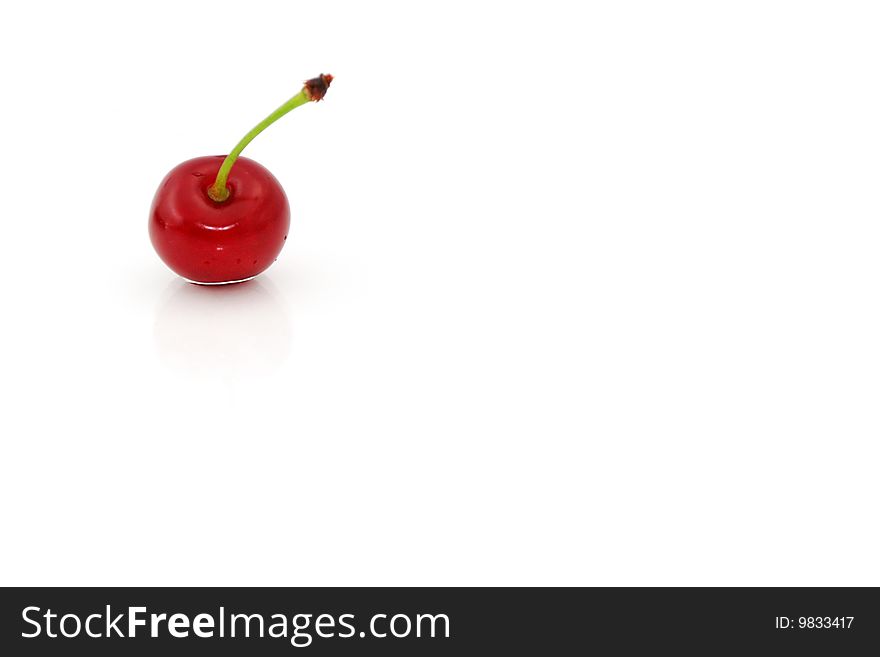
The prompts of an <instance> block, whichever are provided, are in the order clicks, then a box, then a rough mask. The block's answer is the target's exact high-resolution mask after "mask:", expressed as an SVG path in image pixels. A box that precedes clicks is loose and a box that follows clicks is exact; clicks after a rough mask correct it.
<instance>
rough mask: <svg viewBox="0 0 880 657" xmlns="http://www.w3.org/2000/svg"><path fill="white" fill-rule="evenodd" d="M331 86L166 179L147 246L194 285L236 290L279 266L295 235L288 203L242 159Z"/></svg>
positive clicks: (309, 89)
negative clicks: (265, 134)
mask: <svg viewBox="0 0 880 657" xmlns="http://www.w3.org/2000/svg"><path fill="white" fill-rule="evenodd" d="M332 80H333V76H331V75H322V76H320V77H317V78H314V79H312V80H308V81H307V82H306V83H305V86H304V87H303V88H302V91H300V92H299V93H298V94H297V95H296V96H294V97H293V98H291V99H290V100H288V101H287V102H286V103H284V104H283V105H282V106H281V107H279V108H278V109H277V110H275V111H274V112H272V114H270V115H269V116H267V117H266V118H265V119H264V120H263V121H262V122H261V123H259V124H258V125H257V126H256V127H255V128H254V129H253V130H251V131H250V132H249V133H247V134H246V135H245V136H244V138H243V139H242V140H241V141H240V142H239V143H238V144H237V145H236V147H235V148H234V149H232V152H231V153H230V154H229V155H227V156H226V157H225V158H224V157H223V156H222V155H216V156H209V157H197V158H195V159H193V160H188V161H186V162H184V163H182V164H179V165H177V166H176V167H175V168H174V169H172V170H171V171H170V172H169V173H168V175H167V176H165V179H164V180H163V181H162V183H161V184H160V185H159V189H158V190H157V191H156V196H155V197H154V198H153V206H152V208H151V209H150V239H151V240H152V242H153V247H154V248H155V249H156V252H157V253H158V254H159V257H160V258H162V260H163V261H164V262H165V264H166V265H168V266H169V267H170V268H171V269H172V270H174V272H176V273H177V274H179V275H180V276H182V277H183V278H186V279H188V280H190V281H192V282H194V283H232V282H236V281H242V280H246V279H248V278H253V277H254V276H256V275H257V274H259V273H260V272H262V271H264V270H265V269H266V268H267V267H268V266H269V265H271V264H272V263H273V262H274V261H275V258H277V257H278V254H279V253H280V252H281V247H283V246H284V241H285V240H286V239H287V231H288V229H289V228H290V207H289V206H288V204H287V196H285V194H284V190H283V189H282V188H281V185H280V184H279V183H278V181H277V180H276V179H275V177H274V176H273V175H272V174H271V173H269V171H268V170H267V169H265V168H264V167H263V166H261V165H259V164H257V163H256V162H254V161H253V160H249V159H247V158H244V157H242V158H239V155H240V154H241V151H242V150H244V147H245V146H247V145H248V144H249V143H250V141H251V140H252V139H253V138H254V137H256V136H257V135H258V134H260V133H261V132H262V131H263V130H265V129H266V128H267V127H268V126H270V125H272V124H273V123H274V122H275V121H277V120H278V119H279V118H281V117H282V116H284V115H285V114H287V113H288V112H289V111H290V110H292V109H294V108H296V107H299V106H300V105H304V104H305V103H307V102H309V101H310V100H316V101H317V100H321V98H323V97H324V94H325V93H326V92H327V87H328V86H329V85H330V82H331V81H332ZM233 164H236V165H237V166H235V168H233V166H232V165H233Z"/></svg>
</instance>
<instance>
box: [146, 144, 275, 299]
mask: <svg viewBox="0 0 880 657" xmlns="http://www.w3.org/2000/svg"><path fill="white" fill-rule="evenodd" d="M223 160H224V156H222V155H216V156H209V157H197V158H195V159H192V160H187V161H186V162H183V163H182V164H179V165H177V166H176V167H174V169H172V170H171V171H170V172H169V173H168V175H166V176H165V178H164V180H162V183H161V184H160V185H159V189H158V190H157V191H156V195H155V197H154V198H153V205H152V207H151V208H150V240H151V241H152V242H153V247H154V248H155V249H156V252H157V253H158V254H159V257H160V258H161V259H162V261H163V262H164V263H165V264H166V265H168V267H169V268H171V270H172V271H174V272H175V273H176V274H178V275H179V276H182V277H183V278H185V279H187V280H189V281H191V282H193V283H232V282H236V281H242V280H246V279H248V278H253V277H254V276H256V275H257V274H259V273H261V272H263V271H265V270H266V269H267V268H268V267H269V266H270V265H271V264H272V263H273V262H275V259H276V258H277V257H278V254H279V253H280V252H281V249H282V247H283V246H284V243H285V240H286V239H287V234H288V231H289V230H290V206H289V205H288V202H287V196H286V195H285V194H284V190H283V189H282V187H281V185H280V184H279V182H278V181H277V180H276V179H275V176H273V175H272V174H271V173H270V172H269V170H268V169H266V168H265V167H263V166H262V165H260V164H258V163H257V162H254V161H253V160H251V159H248V158H245V157H239V158H238V159H237V160H236V162H235V166H234V167H233V168H232V169H231V171H230V172H229V178H228V180H227V182H226V188H227V189H228V190H229V197H228V198H227V199H226V200H224V201H222V202H218V201H215V200H213V199H212V198H211V197H210V196H209V194H208V189H209V187H211V185H212V184H213V183H214V180H215V177H216V176H217V172H218V170H219V169H220V165H221V164H222V163H223Z"/></svg>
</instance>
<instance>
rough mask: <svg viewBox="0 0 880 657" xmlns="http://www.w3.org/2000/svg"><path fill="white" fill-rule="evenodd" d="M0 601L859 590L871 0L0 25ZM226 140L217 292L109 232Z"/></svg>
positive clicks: (877, 211)
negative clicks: (494, 591) (660, 588)
mask: <svg viewBox="0 0 880 657" xmlns="http://www.w3.org/2000/svg"><path fill="white" fill-rule="evenodd" d="M0 33H2V34H0V36H2V38H0V59H2V62H3V65H2V67H0V85H2V86H0V95H2V98H3V100H2V104H0V121H2V124H0V127H2V136H3V138H2V154H0V193H2V201H0V216H2V224H0V225H2V241H0V253H2V258H0V267H2V274H3V276H2V278H3V282H2V324H0V354H2V388H3V390H2V397H0V404H2V419H0V422H2V426H0V431H2V443H0V445H2V457H0V495H2V502H0V504H2V506H0V526H2V541H0V557H2V558H0V582H2V583H3V584H29V585H48V584H65V585H66V584H94V585H98V584H111V585H137V584H139V585H153V584H155V585H159V584H176V585H209V584H210V585H221V584H228V585H238V584H250V585H274V584H279V585H280V584H284V585H307V584H310V585H341V584H350V585H361V584H364V585H366V584H379V585H398V584H400V585H428V584H438V585H445V584H469V585H488V584H502V585H513V584H546V585H567V584H585V585H594V584H596V585H598V584H605V585H636V584H640V585H655V584H672V585H685V584H695V585H709V584H726V585H739V584H760V585H807V584H822V585H825V584H837V585H856V584H873V585H878V584H880V565H878V563H880V561H878V559H877V554H878V553H880V529H878V522H877V502H878V493H880V482H878V477H877V472H878V457H880V448H878V437H880V406H878V394H880V301H878V284H880V256H878V253H880V221H878V220H880V189H878V180H880V85H878V68H880V39H878V38H877V35H878V33H880V9H878V5H877V4H876V3H873V2H863V3H859V2H803V1H798V2H778V1H777V2H774V1H769V2H768V1H761V2H751V1H746V2H742V1H741V2H696V1H695V2H663V3H659V2H592V3H575V2H572V3H563V2H548V1H542V2H534V3H515V2H513V3H512V2H504V3H501V2H499V3H491V2H473V1H470V2H444V3H435V4H432V5H427V4H425V3H403V2H400V3H388V2H378V3H372V2H371V3H355V2H350V3H335V2H296V3H292V2H275V3H269V2H254V1H251V2H247V3H242V2H230V3H225V2H212V3H182V2H156V1H153V2H150V3H138V4H133V3H111V2H106V3H97V2H74V3H68V2H56V3H45V2H28V3H23V2H20V3H7V4H6V5H4V7H3V10H2V20H0ZM321 72H331V73H333V74H334V75H335V76H336V80H335V81H334V83H333V86H332V88H331V89H330V91H329V93H328V94H327V98H326V100H325V102H323V103H320V104H318V105H308V106H306V107H304V108H302V109H299V110H296V111H295V112H294V113H293V114H291V115H289V116H288V117H285V118H284V119H282V121H280V122H279V123H277V124H276V125H274V126H273V127H271V128H270V129H269V130H268V131H267V132H265V133H263V134H262V135H261V136H260V137H259V138H258V139H257V140H256V141H255V142H254V143H253V144H252V145H251V146H250V147H249V148H248V151H247V155H248V156H250V157H252V158H254V159H256V160H258V161H259V162H261V163H262V164H264V165H265V166H267V167H268V168H269V169H270V170H271V171H272V172H273V173H274V174H275V175H276V176H277V177H278V178H279V180H280V181H281V182H282V184H283V185H284V186H285V188H286V190H287V192H288V195H289V196H290V199H291V206H292V211H293V215H292V222H293V223H292V230H291V239H290V240H288V243H287V246H286V248H285V250H284V251H283V253H282V255H281V257H280V258H279V260H278V262H277V263H276V265H275V266H274V267H272V268H271V269H270V270H269V271H268V272H267V273H266V274H265V275H262V276H260V277H259V278H258V279H257V280H256V281H254V282H253V283H251V284H247V285H242V286H237V287H229V288H225V289H204V288H196V287H193V286H189V285H187V284H185V283H183V282H181V280H180V279H177V278H176V277H175V276H174V275H173V274H172V273H171V272H170V271H168V270H167V269H166V268H165V267H164V265H163V264H162V263H161V262H160V261H159V259H158V257H157V256H156V255H155V254H154V253H153V251H152V248H151V246H150V243H149V240H148V237H147V213H148V209H149V205H150V200H151V198H152V195H153V192H154V191H155V188H156V186H157V184H158V183H159V181H160V180H161V178H162V176H163V175H164V174H165V173H166V172H167V171H168V170H169V169H170V168H171V167H173V166H174V165H176V164H177V163H178V162H180V161H182V160H185V159H188V158H190V157H195V156H199V155H209V154H221V153H225V152H227V150H228V149H229V148H231V147H232V146H233V145H234V144H235V142H236V141H237V140H238V139H239V138H240V137H241V135H243V134H244V133H245V132H246V131H247V130H248V129H249V128H250V127H251V126H252V125H254V124H255V123H256V122H257V121H259V120H260V119H261V118H263V116H265V115H266V114H268V113H269V112H270V111H271V110H272V109H274V108H275V107H276V106H277V105H279V104H280V103H281V102H283V101H284V100H285V99H286V98H288V97H289V96H291V95H293V94H294V93H296V91H297V90H298V89H299V87H300V84H301V81H302V80H303V79H305V78H307V77H312V76H314V75H316V74H318V73H321Z"/></svg>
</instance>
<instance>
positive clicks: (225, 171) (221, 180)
mask: <svg viewBox="0 0 880 657" xmlns="http://www.w3.org/2000/svg"><path fill="white" fill-rule="evenodd" d="M332 80H333V76H332V75H329V74H323V75H320V76H319V77H317V78H313V79H311V80H306V82H305V83H304V86H303V88H302V89H301V90H300V92H299V93H298V94H296V95H295V96H294V97H293V98H291V99H290V100H288V101H287V102H286V103H284V104H283V105H282V106H281V107H279V108H278V109H276V110H275V111H274V112H272V113H271V114H270V115H269V116H267V117H266V118H265V119H263V120H262V121H260V122H259V123H258V124H257V125H255V126H254V128H253V129H252V130H251V131H250V132H249V133H247V134H246V135H245V136H244V137H242V139H241V141H240V142H238V143H237V144H236V145H235V148H233V149H232V151H231V152H230V153H229V155H227V156H226V159H225V160H223V164H221V165H220V171H218V172H217V178H216V179H215V180H214V184H213V185H211V186H210V187H209V188H208V196H210V197H211V199H212V200H214V201H216V202H218V203H222V202H223V201H225V200H226V199H228V198H229V188H228V187H226V181H227V180H228V179H229V172H230V171H232V165H233V164H235V161H236V160H237V159H238V156H239V155H241V152H242V151H243V150H244V148H245V146H247V145H248V144H250V143H251V141H253V139H254V137H256V136H257V135H258V134H260V133H261V132H263V130H265V129H266V128H268V127H269V126H270V125H272V124H273V123H275V121H277V120H278V119H280V118H281V117H282V116H284V115H285V114H287V113H288V112H290V111H291V110H294V109H296V108H297V107H299V106H300V105H305V104H306V103H308V102H310V101H313V100H314V101H318V100H321V99H322V98H323V97H324V94H325V93H327V87H329V86H330V82H331V81H332Z"/></svg>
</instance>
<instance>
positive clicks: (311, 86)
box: [303, 73, 333, 101]
mask: <svg viewBox="0 0 880 657" xmlns="http://www.w3.org/2000/svg"><path fill="white" fill-rule="evenodd" d="M331 82H333V76H332V75H330V74H329V73H322V74H321V75H319V76H318V77H316V78H312V79H311V80H306V81H305V82H303V85H304V87H303V88H304V89H305V92H306V95H307V96H308V97H309V100H314V101H318V100H321V99H322V98H323V97H324V94H326V93H327V89H328V88H329V87H330V83H331Z"/></svg>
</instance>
